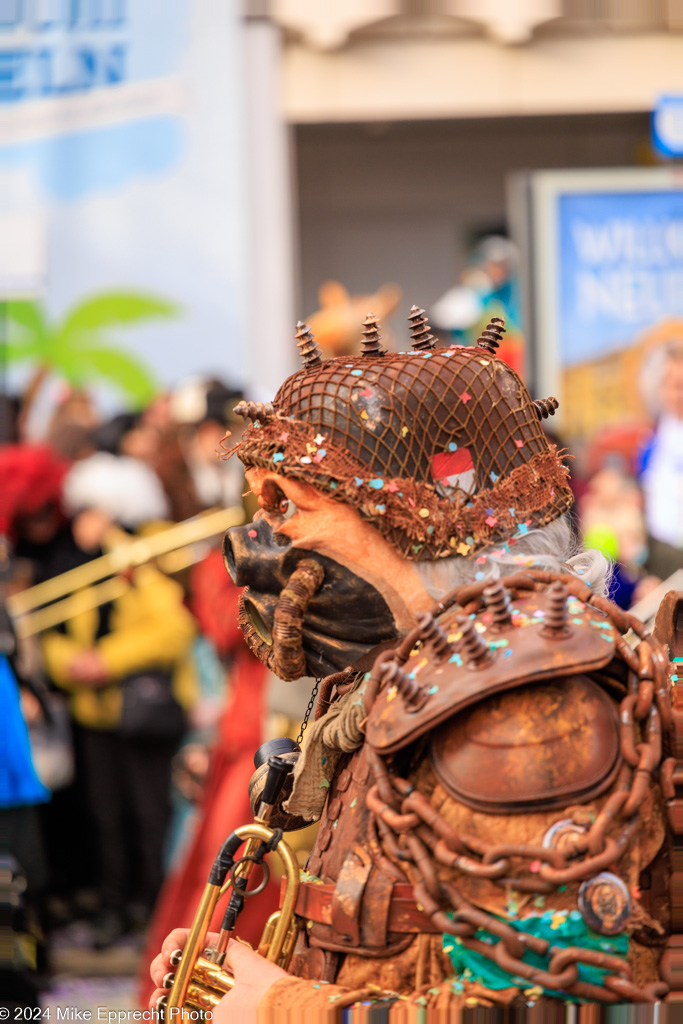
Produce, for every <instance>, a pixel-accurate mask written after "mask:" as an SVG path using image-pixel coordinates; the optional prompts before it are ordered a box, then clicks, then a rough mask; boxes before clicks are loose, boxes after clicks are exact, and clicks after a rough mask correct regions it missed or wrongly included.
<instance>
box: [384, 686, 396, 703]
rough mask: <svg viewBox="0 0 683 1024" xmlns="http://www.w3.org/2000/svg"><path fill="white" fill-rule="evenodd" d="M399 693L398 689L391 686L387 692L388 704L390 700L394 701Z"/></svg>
mask: <svg viewBox="0 0 683 1024" xmlns="http://www.w3.org/2000/svg"><path fill="white" fill-rule="evenodd" d="M397 693H398V687H396V686H390V687H389V689H388V690H387V703H388V702H389V701H390V700H394V699H395V698H396V694H397Z"/></svg>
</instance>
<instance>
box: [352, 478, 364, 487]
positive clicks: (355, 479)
mask: <svg viewBox="0 0 683 1024" xmlns="http://www.w3.org/2000/svg"><path fill="white" fill-rule="evenodd" d="M353 482H354V483H355V485H356V487H360V485H361V484H362V483H363V477H362V476H354V478H353Z"/></svg>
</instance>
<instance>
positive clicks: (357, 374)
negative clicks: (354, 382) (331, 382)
mask: <svg viewBox="0 0 683 1024" xmlns="http://www.w3.org/2000/svg"><path fill="white" fill-rule="evenodd" d="M351 374H352V376H354V377H362V376H363V371H362V370H351Z"/></svg>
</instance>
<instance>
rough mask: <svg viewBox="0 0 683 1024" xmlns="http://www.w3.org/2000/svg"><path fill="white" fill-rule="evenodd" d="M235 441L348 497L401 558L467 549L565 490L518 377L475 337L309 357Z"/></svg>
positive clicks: (550, 506)
mask: <svg viewBox="0 0 683 1024" xmlns="http://www.w3.org/2000/svg"><path fill="white" fill-rule="evenodd" d="M236 450H237V452H238V454H239V456H240V458H241V459H242V461H243V462H244V463H245V465H247V466H263V467H265V468H269V469H272V470H274V471H275V472H277V473H282V474H285V475H287V476H293V477H296V478H298V479H302V480H306V481H308V482H310V483H312V484H314V485H315V486H317V487H321V488H323V489H325V490H326V491H327V492H328V493H330V494H331V495H332V496H333V497H335V498H337V499H338V500H341V501H344V502H346V503H350V504H353V505H355V506H356V507H357V508H358V510H359V511H360V513H361V515H363V516H364V517H365V518H366V519H368V520H370V521H372V523H373V525H375V526H376V527H377V528H378V529H379V530H380V532H381V533H382V534H384V535H385V536H386V538H387V539H388V540H389V541H390V542H391V543H392V544H393V545H394V546H395V547H396V548H397V549H398V550H399V551H401V553H403V554H404V555H405V556H406V557H408V558H411V559H416V558H420V559H422V558H436V557H440V556H446V555H452V554H455V553H458V554H471V553H474V552H475V551H477V550H479V549H480V548H481V547H483V546H485V545H486V544H489V543H492V542H495V541H497V540H500V539H506V538H508V537H510V536H511V534H513V533H514V532H515V531H516V529H517V528H519V527H521V529H522V530H523V531H524V530H525V529H528V528H529V527H530V526H532V525H535V526H539V525H543V524H545V523H548V522H550V521H551V520H552V519H555V518H557V517H558V516H560V515H561V514H562V513H563V512H564V511H566V510H567V509H568V508H569V507H570V505H571V501H572V497H571V492H570V490H569V487H568V485H567V471H566V468H565V467H564V466H563V464H562V463H561V461H560V459H559V458H558V456H557V452H556V450H555V448H554V447H552V446H550V445H549V443H548V441H547V439H546V437H545V435H544V433H543V431H542V430H541V427H540V423H539V417H538V413H537V410H536V408H535V407H534V404H533V402H532V400H531V397H530V395H529V393H528V391H527V389H526V388H525V386H524V384H523V383H522V381H521V380H520V378H519V377H518V376H517V374H516V373H515V372H514V371H513V370H512V369H511V368H510V367H509V366H508V365H507V364H506V363H505V362H503V360H501V359H499V358H497V357H496V356H495V355H494V354H493V353H491V352H489V351H487V350H486V349H485V348H469V347H464V346H452V347H451V348H449V349H431V350H428V351H417V352H410V353H399V354H391V355H390V354H382V355H374V354H372V355H371V354H366V355H361V356H355V357H348V358H344V357H342V358H337V359H328V360H326V361H325V362H319V361H317V360H316V361H314V362H312V363H311V365H309V366H307V367H305V368H304V369H302V370H300V371H299V372H298V373H295V374H293V375H292V376H291V377H289V378H287V380H286V381H285V382H284V384H283V385H282V387H281V388H280V390H279V391H278V393H277V395H276V397H275V400H274V402H273V406H272V407H261V412H260V415H259V417H258V418H256V419H255V420H254V422H253V423H252V425H251V426H250V427H249V428H248V430H247V431H246V432H245V435H244V438H243V440H242V442H241V443H240V444H239V445H238V446H237V448H236Z"/></svg>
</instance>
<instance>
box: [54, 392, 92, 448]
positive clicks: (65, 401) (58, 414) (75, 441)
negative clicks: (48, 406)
mask: <svg viewBox="0 0 683 1024" xmlns="http://www.w3.org/2000/svg"><path fill="white" fill-rule="evenodd" d="M99 421H100V418H99V414H98V412H97V409H96V408H95V405H94V403H93V401H92V399H91V397H90V395H89V394H88V392H87V391H82V390H80V389H78V388H76V389H74V390H68V391H66V392H65V394H64V395H63V397H62V398H61V400H60V401H59V403H58V404H57V406H56V408H55V410H54V412H53V413H52V417H51V419H50V423H49V426H48V428H47V435H46V436H47V441H48V443H49V444H50V445H51V446H52V447H53V448H54V449H55V451H57V452H59V454H60V455H62V456H63V457H64V458H67V459H79V458H82V457H83V456H84V455H86V454H88V453H89V452H90V451H92V446H91V444H90V434H91V432H92V431H93V430H95V429H96V427H97V425H98V423H99Z"/></svg>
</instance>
